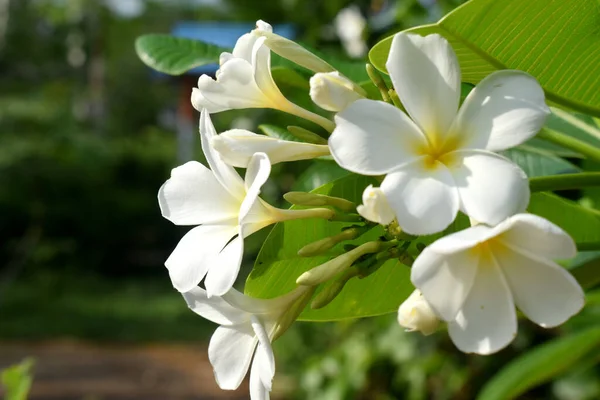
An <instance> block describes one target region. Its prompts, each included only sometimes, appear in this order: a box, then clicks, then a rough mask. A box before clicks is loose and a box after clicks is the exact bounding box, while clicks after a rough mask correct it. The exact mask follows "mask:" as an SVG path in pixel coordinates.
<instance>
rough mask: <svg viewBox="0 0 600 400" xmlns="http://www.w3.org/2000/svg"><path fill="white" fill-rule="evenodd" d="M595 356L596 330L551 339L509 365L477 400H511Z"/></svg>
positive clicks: (599, 343)
mask: <svg viewBox="0 0 600 400" xmlns="http://www.w3.org/2000/svg"><path fill="white" fill-rule="evenodd" d="M598 352H600V327H594V328H590V329H587V330H585V331H583V332H579V333H577V334H574V335H571V336H567V337H562V338H558V339H554V340H552V341H549V342H547V343H544V344H542V345H540V346H537V347H535V348H534V349H533V350H531V351H529V352H527V353H525V354H524V355H522V356H520V357H517V358H516V359H514V360H513V361H511V362H510V363H509V364H508V365H507V366H505V367H504V368H503V369H502V370H500V372H499V373H498V374H496V376H494V377H493V378H492V379H491V380H490V381H489V382H488V383H487V384H486V385H485V386H484V387H483V389H482V390H481V392H480V393H479V395H478V396H477V399H478V400H506V399H514V398H516V397H517V396H519V395H521V394H523V393H525V392H526V391H527V390H529V389H531V388H533V387H535V386H537V385H540V384H542V383H544V382H547V381H549V380H551V379H552V378H554V377H555V376H557V375H559V374H561V373H563V372H566V371H567V370H568V369H569V368H570V367H572V366H574V365H575V364H576V363H577V361H578V360H580V359H581V358H582V357H584V356H586V355H587V354H598Z"/></svg>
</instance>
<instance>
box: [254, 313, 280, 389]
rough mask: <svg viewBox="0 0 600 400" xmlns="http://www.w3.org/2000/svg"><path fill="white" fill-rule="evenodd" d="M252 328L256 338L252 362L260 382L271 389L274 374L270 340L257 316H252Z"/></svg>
mask: <svg viewBox="0 0 600 400" xmlns="http://www.w3.org/2000/svg"><path fill="white" fill-rule="evenodd" d="M251 321H252V329H254V333H255V334H256V337H257V338H258V348H257V349H256V353H255V354H254V364H255V365H256V366H257V368H258V373H259V375H260V380H261V382H262V384H263V385H264V386H265V387H266V388H267V390H271V384H272V381H273V377H274V376H275V356H274V354H273V348H272V347H271V340H270V338H269V335H268V334H267V332H266V331H265V327H264V326H263V324H262V323H261V322H260V321H259V320H258V318H257V317H255V316H252V317H251Z"/></svg>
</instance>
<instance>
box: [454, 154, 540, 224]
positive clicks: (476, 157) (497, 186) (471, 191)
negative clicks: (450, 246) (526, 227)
mask: <svg viewBox="0 0 600 400" xmlns="http://www.w3.org/2000/svg"><path fill="white" fill-rule="evenodd" d="M451 154H452V155H453V156H454V157H456V161H455V163H453V164H452V166H449V169H450V171H451V172H452V177H453V179H454V182H455V183H456V186H457V187H458V193H459V196H460V202H461V207H460V208H461V211H463V212H464V213H465V214H467V215H468V216H469V217H471V218H473V219H475V220H477V221H479V222H483V223H485V224H489V225H496V224H498V223H499V222H501V221H503V220H505V219H506V218H508V217H509V216H511V215H513V214H516V213H519V212H523V211H525V209H526V208H527V204H529V181H528V180H527V175H526V174H525V172H523V170H522V169H521V168H520V167H519V166H518V165H516V164H515V163H513V162H512V161H510V160H507V159H506V158H504V157H502V156H499V155H497V154H494V153H491V152H488V151H484V150H464V151H457V152H453V153H451Z"/></svg>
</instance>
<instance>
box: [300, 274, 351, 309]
mask: <svg viewBox="0 0 600 400" xmlns="http://www.w3.org/2000/svg"><path fill="white" fill-rule="evenodd" d="M358 274H359V271H358V269H357V268H354V267H353V268H350V269H349V270H347V271H346V272H345V273H344V274H342V276H340V277H339V278H338V279H336V280H335V281H333V282H332V283H331V284H330V285H329V286H326V287H325V288H324V289H323V290H321V291H320V292H319V293H317V295H316V296H315V298H314V300H313V301H312V303H310V308H312V309H313V310H316V309H318V308H323V307H325V306H326V305H327V304H329V303H331V302H332V301H333V299H335V298H336V297H337V295H338V294H340V292H341V291H342V289H343V288H344V286H345V285H346V282H348V280H350V279H351V278H353V277H355V276H357V275H358Z"/></svg>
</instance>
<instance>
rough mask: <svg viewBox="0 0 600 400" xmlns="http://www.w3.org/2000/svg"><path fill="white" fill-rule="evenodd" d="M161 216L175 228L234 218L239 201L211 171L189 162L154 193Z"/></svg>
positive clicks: (178, 168)
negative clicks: (156, 193)
mask: <svg viewBox="0 0 600 400" xmlns="http://www.w3.org/2000/svg"><path fill="white" fill-rule="evenodd" d="M158 204H159V206H160V211H161V213H162V216H163V217H165V218H166V219H168V220H169V221H171V222H173V223H174V224H176V225H199V224H206V223H215V222H220V221H227V220H231V219H237V217H238V213H239V208H240V202H239V201H238V200H237V199H236V198H235V197H233V196H232V195H231V194H230V193H229V192H228V191H227V190H226V189H225V188H224V187H223V186H222V185H221V184H220V183H219V181H218V180H217V179H216V178H215V176H214V175H213V173H212V171H211V170H210V169H208V168H206V167H205V166H204V165H202V164H200V163H199V162H196V161H190V162H188V163H185V164H183V165H181V166H179V167H177V168H174V169H173V170H172V171H171V178H170V179H169V180H167V181H166V182H165V183H164V184H163V185H162V186H161V188H160V190H159V191H158Z"/></svg>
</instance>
